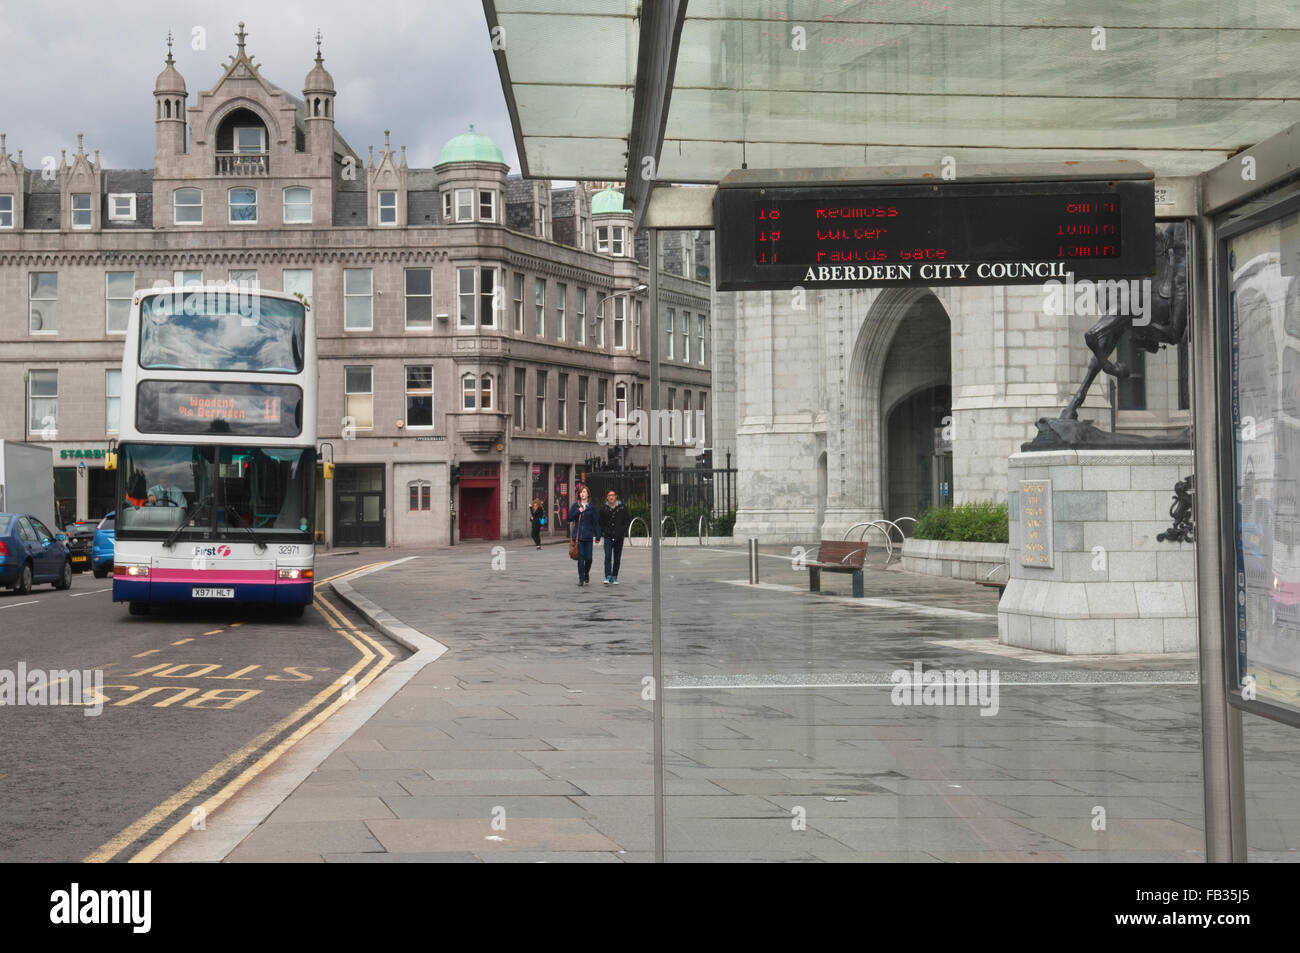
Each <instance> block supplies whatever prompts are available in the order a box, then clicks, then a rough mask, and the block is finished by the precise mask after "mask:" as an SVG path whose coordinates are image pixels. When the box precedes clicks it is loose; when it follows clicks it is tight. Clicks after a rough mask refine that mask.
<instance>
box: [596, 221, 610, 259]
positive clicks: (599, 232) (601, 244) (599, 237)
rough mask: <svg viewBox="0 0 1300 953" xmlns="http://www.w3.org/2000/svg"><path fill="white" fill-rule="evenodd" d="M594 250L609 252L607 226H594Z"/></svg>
mask: <svg viewBox="0 0 1300 953" xmlns="http://www.w3.org/2000/svg"><path fill="white" fill-rule="evenodd" d="M596 251H601V252H605V253H606V254H608V253H609V226H608V225H597V226H596Z"/></svg>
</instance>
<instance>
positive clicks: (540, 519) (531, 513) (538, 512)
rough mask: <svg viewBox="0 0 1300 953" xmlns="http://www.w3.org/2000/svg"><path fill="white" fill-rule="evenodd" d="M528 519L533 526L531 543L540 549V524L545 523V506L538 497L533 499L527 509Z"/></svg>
mask: <svg viewBox="0 0 1300 953" xmlns="http://www.w3.org/2000/svg"><path fill="white" fill-rule="evenodd" d="M528 519H529V520H530V521H531V522H532V524H533V542H534V543H535V544H536V546H537V548H538V549H541V548H542V524H543V523H545V522H546V504H545V503H543V502H542V498H541V497H540V496H535V497H533V504H532V506H530V507H528Z"/></svg>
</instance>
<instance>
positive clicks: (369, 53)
mask: <svg viewBox="0 0 1300 953" xmlns="http://www.w3.org/2000/svg"><path fill="white" fill-rule="evenodd" d="M250 6H251V9H247V10H245V11H243V12H240V11H239V9H238V8H237V7H235V6H232V5H231V4H229V3H228V2H224V0H223V2H190V3H175V2H163V0H140V2H133V3H132V4H131V5H130V6H129V7H126V8H124V7H121V6H114V5H110V4H103V3H87V2H73V3H68V4H61V5H57V6H49V5H39V6H38V5H36V4H23V5H18V4H6V5H5V10H4V12H3V14H0V15H3V17H4V20H5V27H6V32H7V34H8V35H7V36H6V42H5V44H4V46H5V73H6V75H7V76H9V77H11V79H10V82H9V83H8V84H7V89H8V90H9V95H8V96H7V97H6V101H5V102H4V104H3V106H2V107H0V131H2V132H5V133H7V134H8V148H9V151H10V152H11V153H14V152H17V151H18V150H19V149H22V150H23V153H24V154H23V158H24V161H25V162H26V164H27V165H28V166H29V167H32V166H37V165H39V163H40V157H41V156H45V155H52V156H55V157H57V156H58V155H59V151H60V150H61V149H67V150H68V151H69V152H70V153H71V152H75V151H76V147H77V133H79V132H84V133H85V134H86V150H87V152H92V151H93V150H95V149H98V150H100V156H101V159H102V160H103V162H104V164H105V165H106V167H108V168H119V169H120V168H151V167H152V166H153V164H154V124H153V116H154V101H153V84H154V79H155V78H156V77H157V75H158V73H159V72H161V70H162V68H163V61H164V59H165V57H166V54H167V46H166V37H167V33H168V31H169V30H170V31H171V32H172V34H173V35H174V37H175V45H174V48H173V49H174V55H175V57H176V68H177V69H178V70H179V71H180V73H181V75H182V76H183V77H184V78H185V85H186V87H187V89H188V91H189V99H188V105H191V106H192V105H194V104H195V102H196V101H197V94H198V93H199V92H200V91H202V90H208V89H211V88H212V87H213V86H214V85H215V84H216V82H217V80H218V79H219V78H220V76H221V72H222V69H223V67H224V64H225V63H226V62H227V60H228V59H229V57H230V56H231V55H232V54H233V53H234V52H235V45H236V44H235V30H236V29H237V24H238V22H239V20H240V19H241V18H242V19H243V20H244V22H245V30H246V31H247V34H248V37H247V42H246V49H247V51H248V53H249V54H250V55H251V56H252V57H253V58H254V60H255V62H256V63H257V64H258V65H259V67H260V68H261V71H262V75H263V76H264V77H265V78H266V79H268V80H269V81H270V82H272V83H274V84H275V85H276V86H279V87H281V88H282V89H285V90H287V91H288V92H290V93H292V94H293V95H295V96H301V95H302V82H303V79H304V78H305V77H306V75H307V73H308V71H309V70H310V69H311V68H312V65H313V63H314V60H315V56H316V41H315V39H314V36H315V33H316V30H318V29H319V30H320V31H321V34H322V38H323V39H322V51H323V53H324V56H325V66H326V68H327V69H329V71H330V73H331V74H332V75H333V77H334V84H335V86H336V87H337V89H338V98H337V100H336V103H335V107H336V115H337V126H338V130H339V132H340V133H341V134H342V136H343V138H344V139H346V140H347V141H348V142H349V143H351V144H352V146H353V148H355V149H356V150H358V152H360V153H361V155H362V156H363V157H364V155H365V152H366V147H367V146H368V145H375V146H379V145H381V144H382V143H383V141H384V130H385V129H391V130H392V142H393V145H394V146H395V147H396V146H399V145H402V144H406V145H407V147H408V148H407V161H408V162H409V163H410V164H411V165H412V166H419V167H428V166H431V165H433V163H434V162H435V161H436V160H437V153H438V150H439V149H440V148H441V146H442V144H443V143H445V142H446V141H447V140H448V139H450V138H451V137H452V136H455V135H459V134H460V133H462V132H464V131H465V129H466V127H467V125H468V123H470V122H473V123H474V124H475V128H476V129H477V131H479V132H482V133H483V134H485V135H488V136H491V137H492V138H493V139H494V140H495V141H496V143H497V145H499V146H500V147H501V150H502V152H503V153H504V154H505V157H506V161H507V162H509V163H510V166H511V169H512V170H518V167H519V161H518V158H517V156H516V154H515V144H514V136H513V134H512V132H511V129H510V118H509V113H508V112H507V110H506V105H505V98H504V96H503V95H502V92H501V81H500V78H499V76H498V73H497V69H496V63H495V62H494V60H493V56H492V49H491V46H490V42H489V38H488V33H487V23H486V21H485V19H484V17H483V7H482V4H481V3H479V2H478V0H433V2H429V0H424V2H415V0H406V2H389V3H384V2H375V0H369V2H366V3H362V4H358V3H344V2H339V0H320V2H312V3H305V2H300V0H290V2H286V3H275V4H260V5H250ZM200 46H206V48H205V49H203V48H196V47H200ZM13 77H23V80H22V81H21V82H14V81H13Z"/></svg>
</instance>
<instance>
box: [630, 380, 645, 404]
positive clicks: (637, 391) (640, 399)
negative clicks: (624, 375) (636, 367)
mask: <svg viewBox="0 0 1300 953" xmlns="http://www.w3.org/2000/svg"><path fill="white" fill-rule="evenodd" d="M632 393H633V395H634V396H635V398H636V399H635V400H634V401H633V409H635V410H640V409H641V408H642V407H644V406H645V384H637V385H636V386H635V387H633V388H632Z"/></svg>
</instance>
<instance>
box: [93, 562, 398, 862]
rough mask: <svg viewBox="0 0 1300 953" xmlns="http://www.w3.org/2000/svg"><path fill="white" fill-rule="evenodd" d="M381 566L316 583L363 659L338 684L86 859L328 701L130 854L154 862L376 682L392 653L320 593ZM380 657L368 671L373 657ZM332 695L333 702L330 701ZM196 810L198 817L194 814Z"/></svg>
mask: <svg viewBox="0 0 1300 953" xmlns="http://www.w3.org/2000/svg"><path fill="white" fill-rule="evenodd" d="M379 565H382V563H380V562H375V563H369V564H367V565H365V566H358V567H357V568H356V569H350V570H348V571H347V572H342V573H337V574H335V575H333V576H330V577H328V578H326V579H322V580H320V581H319V582H317V583H316V584H315V587H314V590H315V598H314V599H313V602H312V605H313V606H314V607H315V608H316V610H317V611H318V612H320V614H321V615H322V616H323V617H324V619H325V621H326V622H327V623H328V624H329V625H330V627H331V628H332V629H334V630H335V631H336V632H338V633H339V634H341V635H342V636H343V637H344V638H346V639H347V640H348V641H349V642H351V643H352V644H353V645H354V646H356V648H357V650H358V651H359V652H361V658H360V659H359V660H358V661H357V662H356V663H355V664H354V665H353V666H352V667H351V668H350V669H348V670H347V672H345V673H344V674H343V675H342V676H341V677H340V678H339V679H338V680H337V681H336V682H334V683H333V684H331V685H330V686H329V687H328V688H325V689H323V690H322V691H320V692H319V693H317V695H316V696H315V697H314V698H312V699H311V701H309V702H307V703H306V704H304V705H302V706H300V707H299V708H297V709H296V710H295V711H293V712H292V713H290V714H289V715H287V716H285V717H284V718H282V719H281V720H280V721H278V722H276V724H275V725H273V726H272V727H270V728H268V729H267V730H266V731H264V732H262V733H261V734H260V735H258V736H257V737H256V738H254V739H253V740H252V741H250V742H248V744H246V745H244V746H243V747H241V748H240V749H239V750H238V751H235V752H233V753H231V754H230V755H228V756H227V757H225V758H224V759H222V761H221V762H220V763H219V764H216V765H214V766H213V767H211V768H209V769H208V770H207V771H205V772H204V773H203V774H202V776H200V777H198V778H196V779H195V780H194V781H191V782H190V783H189V784H187V785H186V786H185V787H184V788H182V789H181V790H180V791H177V792H176V793H175V794H173V795H172V796H171V797H169V798H168V799H167V800H165V801H163V803H161V804H159V805H158V806H157V807H155V808H154V809H153V810H151V811H149V813H147V814H145V815H144V816H143V817H141V818H140V819H139V820H137V821H136V822H135V823H134V824H132V825H131V826H129V827H127V828H126V829H125V830H123V831H121V832H120V833H119V834H118V835H117V836H116V837H114V838H113V839H112V840H110V841H109V842H108V843H106V844H104V845H103V846H102V847H100V848H99V849H98V850H96V851H95V852H94V853H92V854H90V856H88V857H86V859H85V861H84V862H85V863H91V864H94V863H104V862H107V861H110V860H112V859H113V858H114V857H116V856H117V855H118V854H120V853H121V852H122V851H123V850H125V849H126V848H127V847H129V846H130V845H131V844H133V843H135V842H136V841H137V840H139V839H140V838H141V837H143V836H144V835H145V834H147V833H148V832H149V831H151V830H152V829H153V828H155V827H156V826H158V825H159V824H161V823H162V822H164V821H165V820H167V818H169V817H171V816H172V814H174V813H175V812H176V811H178V810H180V809H181V808H182V807H184V806H185V805H186V804H188V803H189V802H190V801H192V800H193V799H194V798H196V797H198V796H199V795H201V794H202V793H203V792H204V791H206V790H207V789H208V788H210V787H211V786H212V785H213V784H215V783H216V782H217V781H219V780H220V779H221V778H222V777H224V776H225V775H226V774H228V773H229V772H230V771H232V770H234V769H235V768H236V767H238V765H240V764H241V763H242V762H244V761H246V760H247V759H248V758H250V757H252V756H253V755H254V754H255V753H256V752H257V751H259V750H260V749H261V748H262V747H263V746H265V745H267V744H269V743H270V742H271V741H272V740H274V739H275V738H276V737H278V736H279V735H280V734H282V733H283V732H285V731H287V730H288V729H289V728H290V727H292V726H293V725H294V724H295V723H296V722H298V721H299V720H300V719H302V718H305V717H307V716H308V715H309V714H311V712H312V711H313V710H314V709H316V708H318V707H320V706H322V705H324V706H325V707H323V708H321V710H320V711H317V712H316V714H315V715H314V716H312V717H311V718H310V719H309V720H307V721H304V722H303V723H302V724H301V725H299V726H298V727H297V728H296V729H295V730H294V731H293V733H292V734H290V735H288V736H287V737H285V738H283V739H282V740H281V741H280V742H279V743H278V744H276V745H275V747H273V748H271V749H270V750H269V751H267V752H266V753H265V754H263V755H262V756H261V757H260V758H258V760H257V761H256V762H254V763H253V764H251V765H249V766H248V767H247V768H245V769H244V770H243V771H242V772H241V773H240V774H239V775H238V776H237V777H235V778H234V779H232V780H231V781H230V782H229V783H228V784H226V785H225V787H223V788H221V790H219V791H217V792H216V793H215V794H213V795H212V796H210V797H209V798H208V799H207V800H206V801H204V802H203V803H202V804H201V805H199V806H198V807H197V808H194V809H192V810H191V811H190V813H189V815H188V816H186V817H183V818H181V819H180V820H179V821H177V822H176V823H175V824H173V825H172V826H171V827H169V828H168V829H167V830H166V831H164V832H163V833H162V835H161V836H159V837H158V838H157V839H156V840H154V841H152V842H151V843H149V844H148V845H147V846H146V847H144V848H143V849H142V850H141V851H140V852H139V853H137V854H135V855H134V856H132V857H131V859H130V862H131V863H133V864H134V863H148V862H149V861H152V860H156V859H157V858H158V857H159V856H160V855H161V854H162V853H163V851H165V850H167V848H169V847H171V846H172V845H173V844H175V843H176V842H177V841H178V840H180V839H181V838H182V837H184V836H185V834H186V833H187V832H188V831H191V830H194V829H195V827H196V821H197V820H198V818H202V819H203V820H204V823H206V819H207V818H209V817H211V816H212V814H213V812H215V811H216V810H217V809H218V808H220V807H221V806H222V805H223V804H225V803H226V802H227V801H229V800H230V799H231V798H232V797H234V796H235V795H236V794H238V793H239V792H240V791H241V790H243V788H244V787H245V786H247V785H248V784H249V782H251V781H252V780H253V779H254V778H256V777H257V776H258V775H260V774H261V773H262V772H264V771H266V770H267V769H268V768H270V767H271V765H273V764H275V762H276V761H278V760H279V759H280V757H281V756H282V755H283V754H284V753H285V752H286V751H288V750H289V749H290V748H292V747H293V746H294V745H295V744H297V743H298V742H299V741H301V740H302V739H303V738H305V737H306V736H307V735H308V734H310V733H311V732H312V731H313V730H314V729H315V728H316V727H317V726H318V725H320V724H322V723H323V722H324V721H325V720H326V719H328V718H329V717H330V716H331V715H333V714H334V713H335V712H336V711H338V710H339V709H340V708H341V707H343V706H344V705H346V704H347V703H348V702H349V701H350V700H351V699H352V698H353V697H355V695H356V694H357V693H359V692H361V691H362V690H363V689H365V687H366V686H367V685H369V684H370V683H371V682H373V681H374V680H375V679H376V678H377V677H378V676H379V673H380V672H382V671H383V670H384V669H385V668H387V667H388V666H389V664H391V662H392V661H393V653H392V652H390V651H388V649H387V648H385V647H384V646H383V645H382V644H381V643H379V642H378V641H376V640H375V639H374V638H372V637H371V636H369V635H367V634H366V633H365V632H363V631H361V630H360V629H358V628H357V627H356V626H355V625H353V624H352V623H351V622H350V621H349V620H348V618H347V616H345V615H344V614H343V613H342V612H341V611H340V610H339V608H338V607H337V606H335V605H334V604H333V603H332V602H330V600H329V599H328V598H326V597H325V595H323V594H322V592H321V591H320V590H321V588H322V587H323V586H324V585H325V584H326V583H329V582H332V581H334V580H335V579H340V578H342V577H344V576H350V575H354V574H356V573H359V572H362V571H363V570H366V569H372V568H374V567H375V566H379ZM376 658H377V659H378V661H377V662H376V663H375V664H374V665H373V666H371V667H370V668H369V669H368V670H366V666H367V665H369V664H370V663H371V662H372V661H374V660H375V659H376ZM363 670H365V674H364V675H362V676H361V679H360V681H355V682H354V679H356V678H357V676H358V675H360V673H361V672H362V671H363ZM331 698H333V700H332V701H331V700H330V699H331ZM195 811H197V812H199V813H198V818H195V817H194V814H195Z"/></svg>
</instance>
